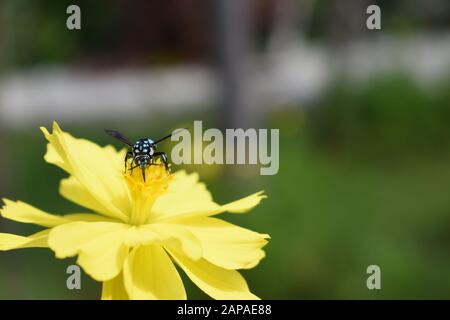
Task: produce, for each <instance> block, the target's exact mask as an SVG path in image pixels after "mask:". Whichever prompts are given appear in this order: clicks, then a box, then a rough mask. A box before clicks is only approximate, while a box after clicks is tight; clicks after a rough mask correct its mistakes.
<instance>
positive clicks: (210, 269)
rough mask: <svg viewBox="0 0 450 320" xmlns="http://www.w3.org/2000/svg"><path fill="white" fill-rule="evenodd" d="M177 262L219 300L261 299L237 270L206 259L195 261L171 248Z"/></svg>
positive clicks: (190, 276) (207, 292) (193, 279)
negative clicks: (251, 290) (217, 264)
mask: <svg viewBox="0 0 450 320" xmlns="http://www.w3.org/2000/svg"><path fill="white" fill-rule="evenodd" d="M169 253H170V255H171V256H172V258H174V260H175V262H176V263H177V264H178V265H179V266H180V267H181V268H182V269H183V270H184V272H186V274H187V275H188V277H189V278H190V279H191V280H192V281H193V282H194V283H195V284H196V285H197V286H198V287H199V288H200V289H202V290H203V291H204V292H205V293H206V294H208V295H209V296H211V297H212V298H214V299H219V300H230V299H231V300H254V299H259V298H258V297H257V296H255V295H254V294H253V293H251V292H250V290H249V289H248V286H247V283H246V282H245V279H244V278H243V277H242V276H241V275H240V274H239V272H237V271H235V270H227V269H224V268H220V267H217V266H215V265H213V264H212V263H209V262H208V261H206V260H204V259H200V260H197V261H193V260H191V259H189V258H187V257H185V256H184V255H183V254H182V253H180V252H177V251H173V250H169Z"/></svg>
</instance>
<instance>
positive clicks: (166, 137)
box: [153, 128, 187, 144]
mask: <svg viewBox="0 0 450 320" xmlns="http://www.w3.org/2000/svg"><path fill="white" fill-rule="evenodd" d="M183 130H187V128H181V129H178V130H176V131H174V132H172V133H171V134H168V135H167V136H164V137H162V138H160V139H158V140H156V141H155V142H153V144H157V143H159V142H161V141H163V140H166V139H168V138H170V137H171V136H173V135H176V134H177V133H179V132H181V131H183Z"/></svg>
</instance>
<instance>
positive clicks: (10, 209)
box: [0, 199, 66, 227]
mask: <svg viewBox="0 0 450 320" xmlns="http://www.w3.org/2000/svg"><path fill="white" fill-rule="evenodd" d="M3 202H4V203H5V205H4V206H3V208H2V209H0V214H1V215H2V216H3V217H4V218H6V219H10V220H14V221H17V222H23V223H34V224H37V225H40V226H44V227H53V226H57V225H59V224H61V223H65V222H66V220H65V219H64V218H63V217H62V216H57V215H52V214H49V213H47V212H44V211H42V210H39V209H37V208H35V207H32V206H30V205H29V204H26V203H24V202H22V201H17V202H14V201H11V200H8V199H3Z"/></svg>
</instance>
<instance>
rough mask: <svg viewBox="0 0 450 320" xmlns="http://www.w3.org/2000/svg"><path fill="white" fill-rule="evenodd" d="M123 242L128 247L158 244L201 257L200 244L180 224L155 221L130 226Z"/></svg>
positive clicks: (195, 258)
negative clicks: (133, 226) (153, 222)
mask: <svg viewBox="0 0 450 320" xmlns="http://www.w3.org/2000/svg"><path fill="white" fill-rule="evenodd" d="M125 243H126V244H127V245H128V246H130V247H134V246H137V245H147V244H160V245H162V246H164V247H167V248H172V249H176V250H181V251H182V252H184V254H186V255H187V256H189V257H190V258H191V259H194V260H197V259H200V258H201V257H202V244H201V243H200V241H199V240H198V239H197V238H196V237H195V236H194V235H193V234H192V232H190V231H189V230H188V229H187V228H185V227H184V226H182V225H176V224H163V223H155V224H148V225H143V226H139V227H137V228H131V229H130V230H128V232H127V238H126V240H125Z"/></svg>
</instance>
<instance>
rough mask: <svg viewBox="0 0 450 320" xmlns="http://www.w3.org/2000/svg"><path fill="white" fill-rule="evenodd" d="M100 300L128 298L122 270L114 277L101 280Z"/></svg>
mask: <svg viewBox="0 0 450 320" xmlns="http://www.w3.org/2000/svg"><path fill="white" fill-rule="evenodd" d="M102 300H129V297H128V293H127V291H126V290H125V286H124V283H123V272H121V273H120V274H119V275H118V276H116V277H115V278H113V279H111V280H108V281H105V282H103V286H102Z"/></svg>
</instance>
